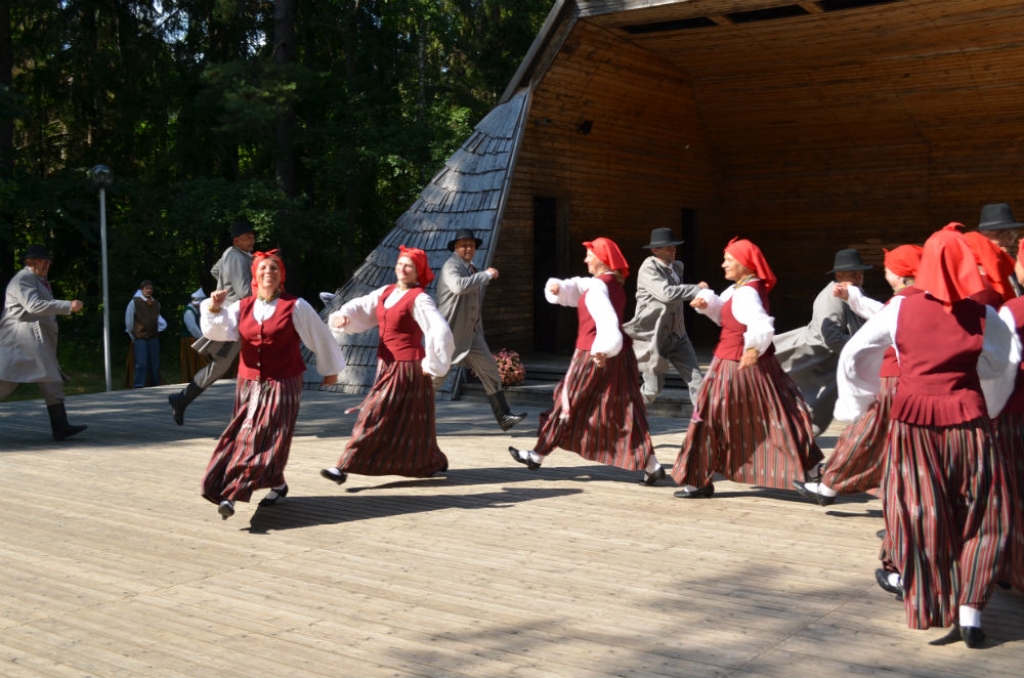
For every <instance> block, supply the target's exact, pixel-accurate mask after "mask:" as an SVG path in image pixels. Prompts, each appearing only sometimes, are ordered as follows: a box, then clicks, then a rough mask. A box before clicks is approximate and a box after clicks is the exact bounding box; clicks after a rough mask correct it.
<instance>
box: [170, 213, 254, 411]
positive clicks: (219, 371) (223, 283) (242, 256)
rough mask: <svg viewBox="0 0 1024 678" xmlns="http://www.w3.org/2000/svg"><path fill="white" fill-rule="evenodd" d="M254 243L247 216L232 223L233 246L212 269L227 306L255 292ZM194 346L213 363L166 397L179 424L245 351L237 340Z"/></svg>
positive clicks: (217, 286)
mask: <svg viewBox="0 0 1024 678" xmlns="http://www.w3.org/2000/svg"><path fill="white" fill-rule="evenodd" d="M255 245H256V232H255V230H254V229H253V227H252V224H251V223H249V222H248V221H246V220H244V219H241V220H239V221H236V222H235V223H234V224H233V225H232V226H231V247H229V248H227V249H226V250H224V254H222V255H221V257H220V259H219V260H218V261H217V263H216V264H214V265H213V268H212V269H210V273H211V274H212V275H213V277H214V279H215V280H216V281H217V283H216V285H215V286H214V289H215V290H227V291H228V296H227V298H226V299H225V300H224V305H225V306H229V305H231V304H233V303H234V302H236V301H238V300H239V299H244V298H245V297H248V296H250V295H251V294H252V250H253V247H255ZM192 348H194V349H195V350H196V351H198V352H199V353H201V354H202V355H204V356H206V357H207V358H208V359H209V360H210V362H209V364H207V366H206V367H204V368H203V369H201V370H199V371H198V372H196V373H195V375H194V376H193V377H192V381H190V382H189V383H188V385H187V386H186V387H185V388H183V389H182V390H181V391H180V392H178V393H174V394H171V395H169V396H167V402H169V403H170V404H171V414H172V415H173V416H174V422H175V423H176V424H177V425H178V426H182V425H184V423H185V408H186V407H188V406H189V403H191V402H192V401H193V400H195V399H196V398H197V397H199V394H200V393H202V392H203V391H205V390H206V389H207V388H209V387H210V385H211V384H213V383H214V382H215V381H217V380H218V379H220V378H221V377H223V376H224V375H225V374H227V372H228V370H230V369H231V365H232V364H233V363H234V362H235V358H237V357H238V354H239V352H240V351H241V350H242V344H241V342H238V341H212V340H210V339H206V338H205V337H204V338H202V339H197V340H196V342H195V343H194V344H192Z"/></svg>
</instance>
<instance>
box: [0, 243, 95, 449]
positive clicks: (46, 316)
mask: <svg viewBox="0 0 1024 678" xmlns="http://www.w3.org/2000/svg"><path fill="white" fill-rule="evenodd" d="M23 261H24V262H25V268H23V269H21V271H19V272H18V273H17V274H15V276H14V277H13V278H12V279H11V282H10V283H9V284H8V285H7V294H6V297H5V299H4V309H5V310H4V314H3V317H2V318H0V400H2V399H4V398H6V397H7V396H9V395H10V394H11V393H12V392H13V391H14V389H16V388H18V385H19V384H28V383H36V384H39V390H40V391H41V392H42V394H43V401H44V402H45V403H46V411H47V413H49V415H50V429H51V430H52V431H53V437H54V439H55V440H63V439H64V438H67V437H68V436H73V435H75V434H76V433H81V432H82V431H84V430H85V429H86V428H87V427H85V426H72V425H71V424H69V423H68V413H67V410H65V408H64V382H65V381H67V375H65V374H64V372H63V371H61V369H60V364H59V363H58V362H57V316H58V315H70V314H72V313H77V312H79V311H81V310H82V307H83V304H82V302H81V301H79V300H78V299H74V300H72V301H65V300H63V299H54V298H53V292H52V291H51V290H50V282H49V280H47V275H48V274H49V272H50V263H51V262H52V261H53V257H51V256H50V253H49V252H48V251H47V250H46V247H45V246H44V245H29V246H28V248H27V249H26V250H25V256H24V257H23Z"/></svg>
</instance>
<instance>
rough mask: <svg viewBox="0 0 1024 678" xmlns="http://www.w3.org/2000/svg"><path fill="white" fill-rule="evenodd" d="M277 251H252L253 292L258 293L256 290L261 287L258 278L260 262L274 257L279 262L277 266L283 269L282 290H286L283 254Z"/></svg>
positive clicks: (251, 284)
mask: <svg viewBox="0 0 1024 678" xmlns="http://www.w3.org/2000/svg"><path fill="white" fill-rule="evenodd" d="M277 252H278V250H276V249H273V250H270V251H268V252H253V253H252V282H251V283H249V284H250V286H251V287H252V293H253V294H256V290H257V288H259V282H257V280H256V267H257V266H259V265H260V262H261V261H263V260H264V259H273V260H274V261H276V262H277V267H278V268H280V269H281V291H282V292H284V277H285V275H284V261H282V260H281V255H280V254H278V253H277Z"/></svg>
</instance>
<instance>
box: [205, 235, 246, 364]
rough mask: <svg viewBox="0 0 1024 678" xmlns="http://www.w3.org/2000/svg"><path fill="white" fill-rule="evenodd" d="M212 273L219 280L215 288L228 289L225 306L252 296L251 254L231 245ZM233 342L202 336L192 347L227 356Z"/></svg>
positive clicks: (206, 353) (210, 354) (218, 355)
mask: <svg viewBox="0 0 1024 678" xmlns="http://www.w3.org/2000/svg"><path fill="white" fill-rule="evenodd" d="M210 273H211V274H212V275H213V277H214V278H216V280H217V285H216V287H215V289H218V290H227V291H228V296H227V298H225V299H224V305H225V306H230V305H231V304H233V303H235V302H236V301H238V300H239V299H244V298H246V297H248V296H252V255H251V254H248V253H247V252H243V251H242V250H240V249H238V248H237V247H235V246H231V247H229V248H227V249H226V250H224V254H222V255H220V259H218V260H217V263H216V264H214V265H213V268H211V269H210ZM233 343H234V342H230V341H227V342H225V341H213V340H212V339H207V338H206V337H202V338H200V339H196V340H195V341H194V342H193V343H192V348H194V349H195V350H196V351H198V352H199V353H202V354H203V355H204V356H207V357H209V358H217V357H220V358H225V357H227V356H228V355H230V354H231V352H232V350H233V347H232V345H233Z"/></svg>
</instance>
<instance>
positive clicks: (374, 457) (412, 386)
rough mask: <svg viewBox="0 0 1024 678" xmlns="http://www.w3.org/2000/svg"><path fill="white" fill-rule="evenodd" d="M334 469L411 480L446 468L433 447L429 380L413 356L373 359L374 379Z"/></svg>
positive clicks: (432, 409)
mask: <svg viewBox="0 0 1024 678" xmlns="http://www.w3.org/2000/svg"><path fill="white" fill-rule="evenodd" d="M338 468H339V469H341V470H342V471H345V472H346V473H358V474H361V475H367V476H388V475H395V476H409V477H413V478H427V477H429V476H431V475H433V474H434V473H437V472H438V471H446V470H448V458H447V457H445V456H444V453H443V452H441V449H440V448H439V447H438V446H437V434H436V431H435V423H434V383H433V381H432V380H431V378H430V377H428V376H427V375H425V374H423V368H422V367H421V366H420V362H419V361H418V360H406V361H395V362H391V363H384V362H382V361H380V362H378V365H377V380H376V381H375V382H374V384H373V388H371V389H370V392H369V393H368V394H367V395H366V398H365V399H364V400H363V403H362V405H361V406H360V409H359V418H358V419H357V420H356V423H355V426H353V427H352V437H351V438H350V439H349V441H348V445H346V446H345V451H344V453H342V455H341V459H340V460H339V461H338Z"/></svg>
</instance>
